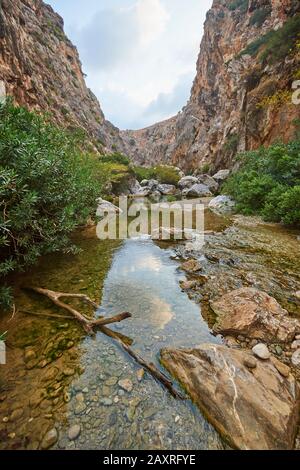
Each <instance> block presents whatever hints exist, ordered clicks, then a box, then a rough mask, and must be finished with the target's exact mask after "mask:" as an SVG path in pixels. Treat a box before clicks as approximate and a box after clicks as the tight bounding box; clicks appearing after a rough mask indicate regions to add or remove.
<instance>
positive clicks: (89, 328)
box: [28, 287, 131, 336]
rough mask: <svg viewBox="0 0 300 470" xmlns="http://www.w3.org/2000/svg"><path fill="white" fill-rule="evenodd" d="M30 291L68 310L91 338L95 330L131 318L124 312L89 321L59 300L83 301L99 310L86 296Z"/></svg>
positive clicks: (49, 291) (39, 289)
mask: <svg viewBox="0 0 300 470" xmlns="http://www.w3.org/2000/svg"><path fill="white" fill-rule="evenodd" d="M28 289H29V290H32V291H33V292H37V293H38V294H41V295H44V296H46V297H48V299H50V300H51V301H52V302H53V303H54V304H55V305H56V306H57V307H60V308H63V309H65V310H67V312H69V313H71V314H72V315H73V316H74V317H75V318H76V320H78V321H79V322H80V323H81V324H82V327H83V328H84V330H85V331H86V333H87V334H89V335H90V336H92V335H94V334H95V331H94V329H93V328H97V327H101V326H104V325H110V324H111V323H119V322H121V321H123V320H125V319H126V318H130V317H131V314H130V313H128V312H124V313H120V314H119V315H116V316H115V317H111V318H102V319H100V320H88V319H87V318H86V317H85V316H84V315H82V314H81V313H80V312H78V310H76V309H75V308H73V307H72V306H71V305H68V304H66V303H65V302H62V301H61V300H59V299H61V298H62V297H63V298H73V299H81V300H83V301H84V302H87V303H89V304H91V305H92V306H93V307H94V308H98V305H97V304H96V303H95V302H93V301H92V300H91V299H90V298H89V297H87V296H86V295H83V294H66V293H65V292H54V291H52V290H49V289H41V288H40V287H29V288H28Z"/></svg>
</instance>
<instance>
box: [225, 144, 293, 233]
mask: <svg viewBox="0 0 300 470" xmlns="http://www.w3.org/2000/svg"><path fill="white" fill-rule="evenodd" d="M238 158H239V160H240V164H241V166H240V169H239V170H238V171H237V172H236V173H235V174H234V175H233V176H232V177H231V178H230V179H229V180H228V182H227V183H226V185H225V187H224V189H223V192H225V193H227V194H230V195H232V196H233V197H234V199H235V200H236V202H237V209H238V211H240V212H242V213H243V214H245V215H253V214H259V215H261V216H262V217H263V218H264V219H265V220H267V221H270V222H282V223H284V224H286V225H295V226H300V139H296V140H294V141H292V142H290V143H288V144H284V143H280V142H278V143H275V144H274V145H272V146H271V147H269V148H264V147H262V148H260V149H259V150H257V151H250V152H246V153H244V154H242V155H240V156H239V157H238Z"/></svg>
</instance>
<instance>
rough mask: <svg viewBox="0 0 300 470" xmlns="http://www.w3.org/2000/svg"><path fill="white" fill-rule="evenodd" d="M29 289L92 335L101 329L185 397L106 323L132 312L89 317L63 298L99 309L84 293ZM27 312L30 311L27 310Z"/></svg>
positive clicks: (175, 393) (122, 318)
mask: <svg viewBox="0 0 300 470" xmlns="http://www.w3.org/2000/svg"><path fill="white" fill-rule="evenodd" d="M27 290H31V291H33V292H36V293H38V294H41V295H44V296H46V297H47V298H48V299H50V300H51V301H52V302H53V303H54V304H55V305H56V306H57V307H60V308H62V309H64V310H66V311H67V312H69V313H70V314H71V315H72V317H68V318H70V319H74V318H75V319H76V320H77V321H79V322H80V324H81V325H82V327H83V328H84V330H85V332H86V333H87V334H88V335H91V336H92V335H94V334H95V332H96V331H97V330H100V331H101V332H102V333H104V334H105V335H106V336H109V337H110V338H112V339H114V340H115V341H116V342H117V343H118V344H119V346H120V347H121V348H122V349H123V350H124V351H126V352H127V353H128V354H129V355H130V356H131V357H132V358H133V359H134V360H135V361H136V362H137V363H138V364H139V365H141V366H142V367H143V368H144V369H145V370H147V371H148V372H149V373H150V374H151V375H152V376H153V377H154V378H155V379H156V380H158V381H159V382H160V383H161V384H162V385H163V386H164V387H165V388H166V389H167V390H168V391H169V392H170V393H171V394H172V395H173V397H174V398H179V399H181V400H183V399H184V398H185V397H184V395H183V394H182V393H180V392H179V391H178V390H177V389H176V388H175V387H174V385H173V383H172V382H171V380H169V378H168V377H167V376H166V375H165V374H163V373H162V372H161V371H160V370H159V369H158V368H157V367H156V366H155V365H154V364H153V363H148V362H146V361H145V360H144V359H143V358H142V357H141V356H140V355H139V354H138V353H137V352H136V351H134V350H133V349H132V348H131V347H130V345H129V344H131V342H130V341H126V337H124V336H123V335H121V334H119V333H116V332H115V331H113V330H111V329H109V328H107V327H106V325H110V324H112V323H119V322H121V321H123V320H125V319H127V318H131V316H132V315H131V313H129V312H123V313H120V314H118V315H115V316H113V317H110V318H103V317H102V318H99V319H97V320H94V319H91V318H87V317H86V316H85V315H83V314H81V313H80V312H78V310H76V309H75V308H73V307H72V306H70V305H69V304H66V303H65V302H63V301H62V300H61V299H62V298H72V299H80V300H82V301H84V302H86V303H88V304H90V305H91V306H92V307H93V308H95V309H97V308H98V305H97V304H96V303H95V302H93V301H92V300H91V299H90V298H89V297H88V296H86V295H84V294H68V293H64V292H55V291H52V290H49V289H42V288H40V287H29V288H27ZM26 313H29V312H26ZM58 316H59V315H56V316H55V317H58ZM62 318H63V317H62ZM128 343H129V344H128Z"/></svg>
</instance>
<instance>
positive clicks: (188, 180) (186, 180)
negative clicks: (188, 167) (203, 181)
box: [178, 176, 199, 189]
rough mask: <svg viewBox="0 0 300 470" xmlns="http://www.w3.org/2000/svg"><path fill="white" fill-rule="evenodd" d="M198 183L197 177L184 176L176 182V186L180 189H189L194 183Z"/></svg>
mask: <svg viewBox="0 0 300 470" xmlns="http://www.w3.org/2000/svg"><path fill="white" fill-rule="evenodd" d="M197 183H199V180H198V178H196V177H195V176H184V177H183V178H181V180H180V181H179V183H178V187H179V188H180V189H189V188H191V187H192V186H193V185H194V184H197Z"/></svg>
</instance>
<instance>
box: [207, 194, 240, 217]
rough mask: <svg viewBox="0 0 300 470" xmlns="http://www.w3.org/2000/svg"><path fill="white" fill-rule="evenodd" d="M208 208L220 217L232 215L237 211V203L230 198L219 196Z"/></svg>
mask: <svg viewBox="0 0 300 470" xmlns="http://www.w3.org/2000/svg"><path fill="white" fill-rule="evenodd" d="M208 207H209V209H210V210H211V211H213V212H215V213H217V214H219V215H226V214H231V213H232V212H233V211H234V209H235V201H234V200H233V199H232V198H231V197H229V196H217V197H215V198H214V199H212V200H211V201H210V203H209V205H208Z"/></svg>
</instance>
